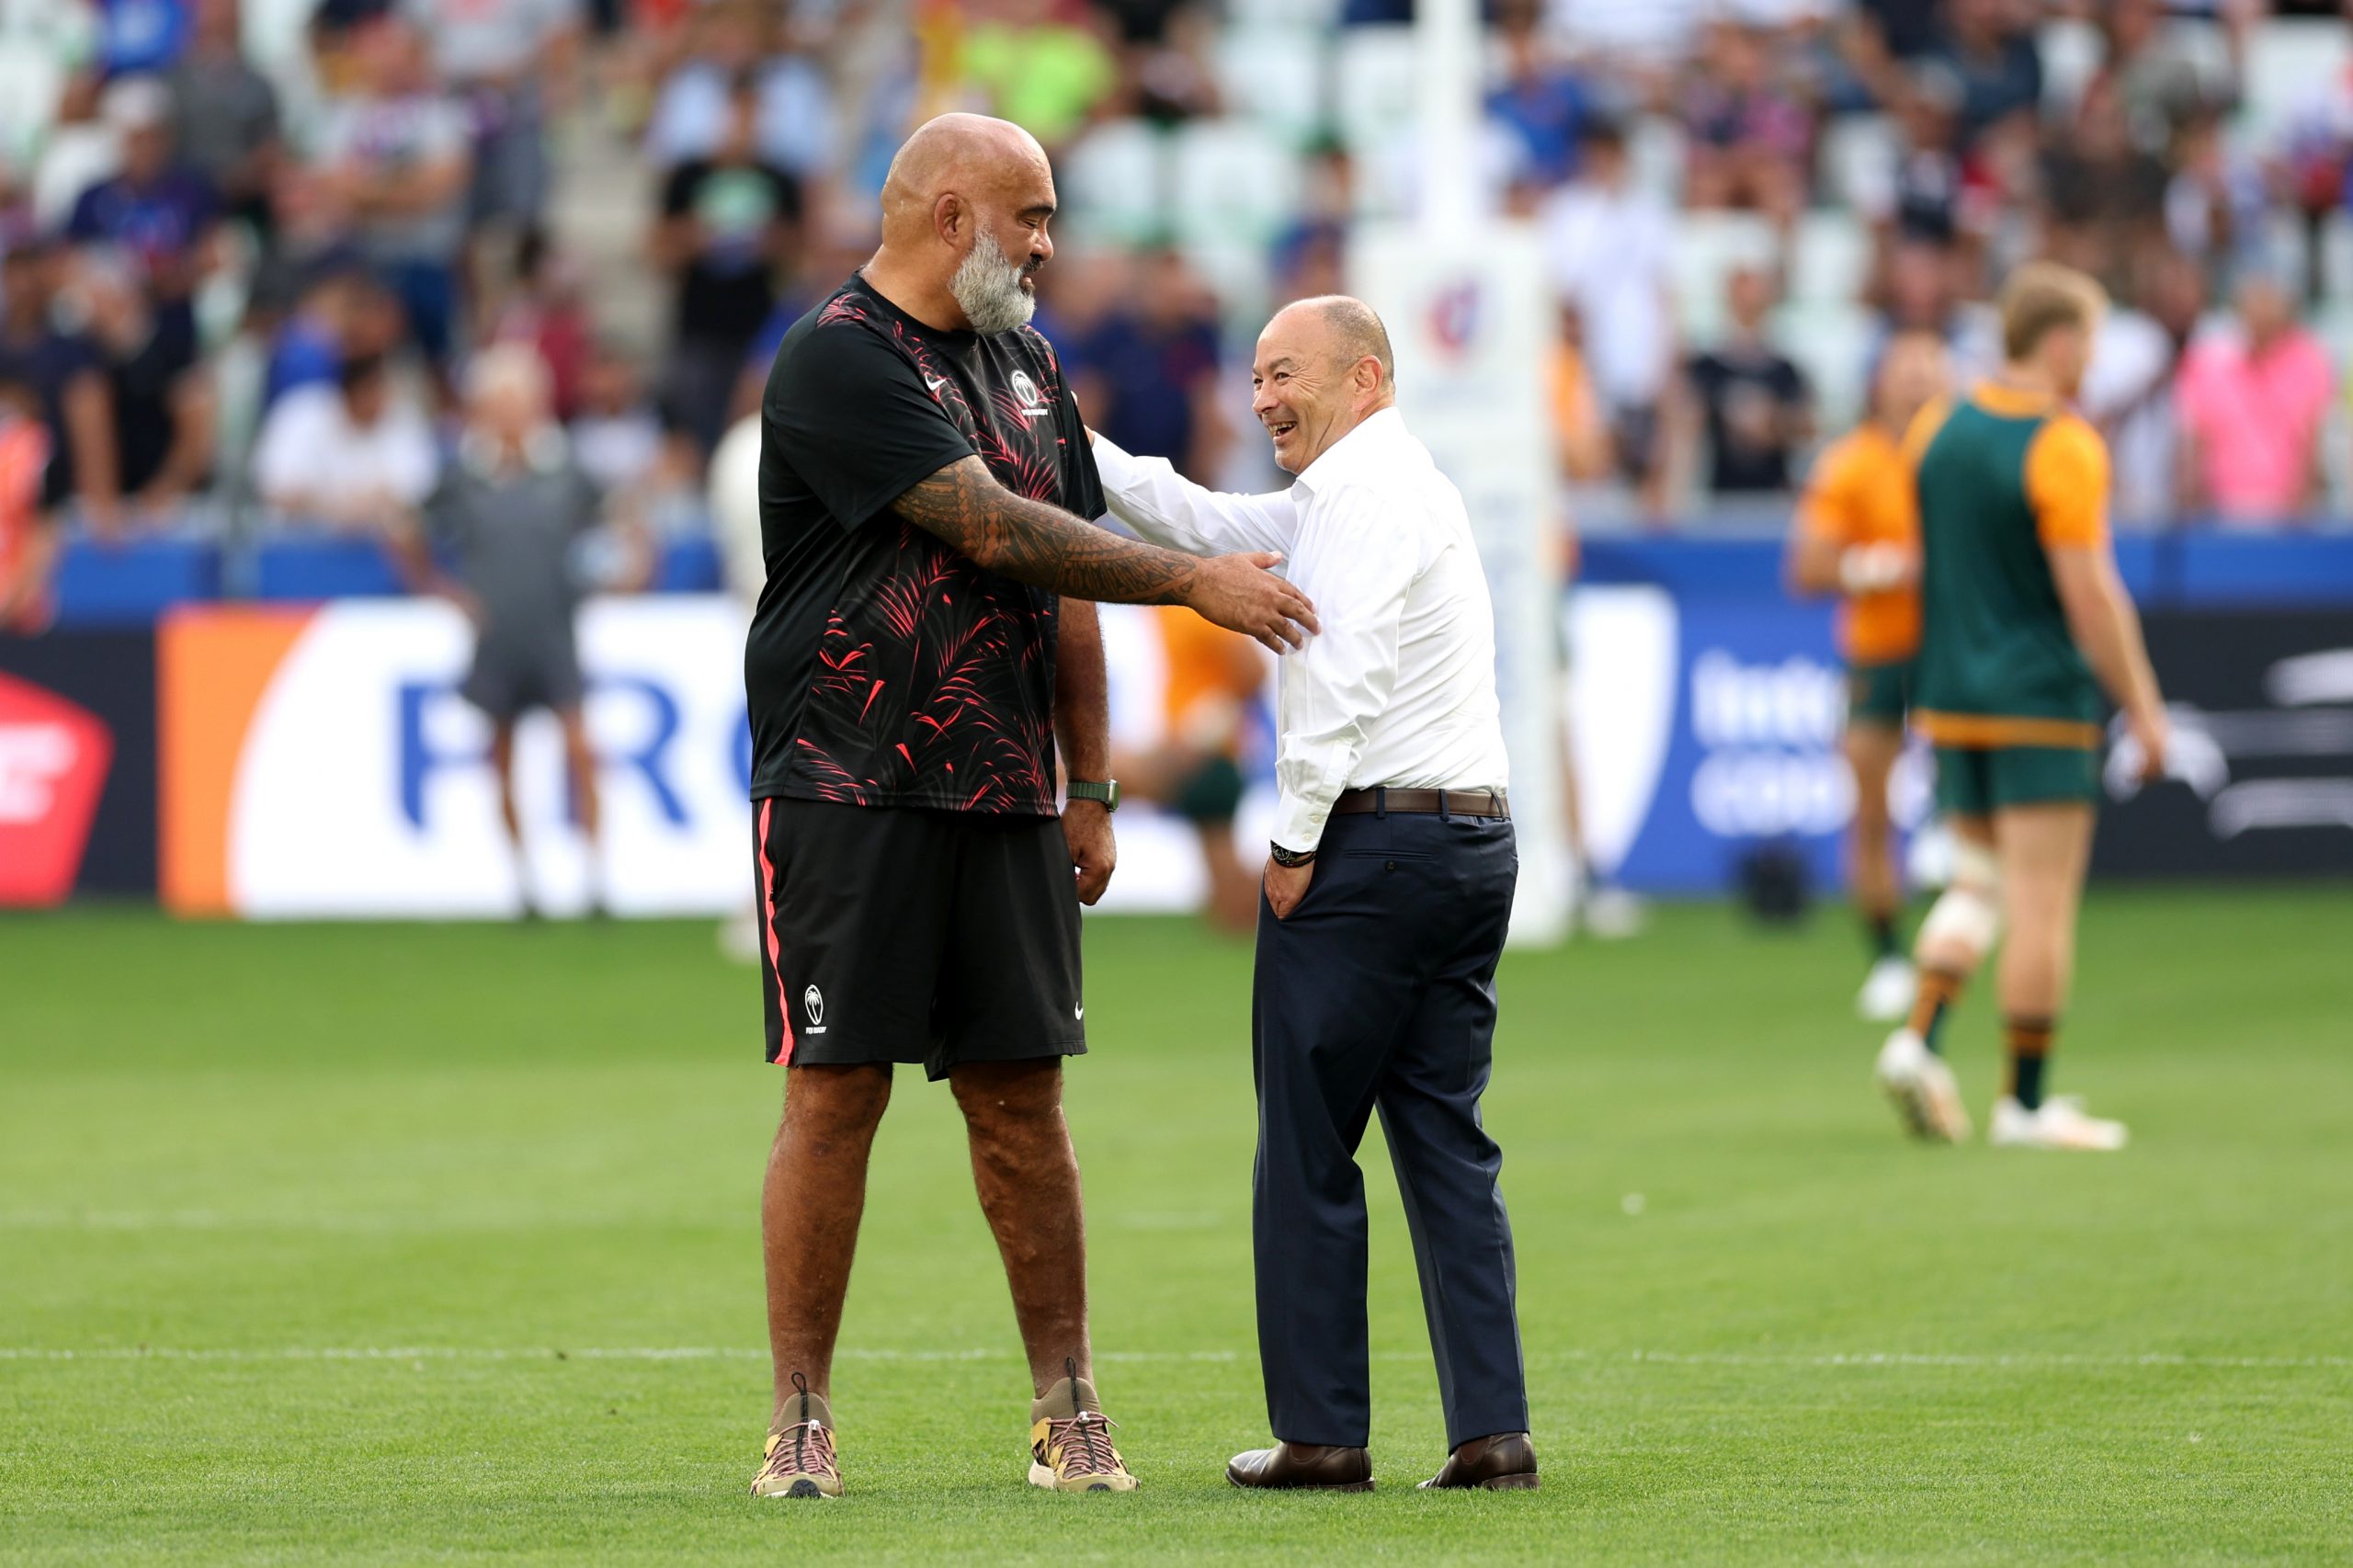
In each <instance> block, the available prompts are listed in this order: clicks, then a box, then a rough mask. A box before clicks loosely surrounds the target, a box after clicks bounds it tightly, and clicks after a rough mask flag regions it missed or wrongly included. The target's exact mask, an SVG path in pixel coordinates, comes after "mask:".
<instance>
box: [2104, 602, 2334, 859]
mask: <svg viewBox="0 0 2353 1568" xmlns="http://www.w3.org/2000/svg"><path fill="white" fill-rule="evenodd" d="M2146 625H2147V631H2148V638H2149V656H2150V659H2151V661H2152V662H2153V663H2154V665H2156V668H2157V676H2158V679H2159V681H2160V682H2161V683H2162V684H2163V686H2164V687H2165V698H2166V700H2167V703H2168V704H2169V706H2170V708H2171V710H2172V715H2173V731H2174V742H2173V750H2172V756H2171V758H2170V766H2169V767H2168V769H2167V771H2168V773H2169V775H2170V777H2168V778H2167V779H2166V780H2165V782H2164V783H2163V784H2160V785H2157V786H2154V787H2153V788H2149V789H2143V788H2141V787H2139V786H2138V785H2137V784H2136V783H2135V782H2134V781H2133V778H2132V777H2131V768H2130V767H2127V766H2126V762H2127V761H2128V759H2126V758H2123V757H2120V756H2117V755H2116V754H2115V753H2113V752H2111V754H2110V756H2109V766H2108V769H2107V784H2108V793H2109V801H2108V803H2107V806H2106V809H2105V810H2103V811H2102V812H2101V813H2100V825H2099V836H2098V838H2097V840H2096V841H2095V843H2094V845H2093V848H2092V868H2093V870H2094V871H2095V872H2096V873H2097V874H2099V875H2102V876H2127V877H2131V876H2165V877H2190V876H2215V877H2347V876H2353V615H2348V614H2347V612H2345V611H2344V610H2333V611H2325V610H2309V611H2293V610H2267V611H2263V612H2261V613H2259V614H2254V613H2249V614H2187V613H2160V614H2153V615H2151V616H2149V617H2148V618H2147V622H2146Z"/></svg>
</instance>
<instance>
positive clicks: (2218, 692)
mask: <svg viewBox="0 0 2353 1568" xmlns="http://www.w3.org/2000/svg"><path fill="white" fill-rule="evenodd" d="M92 548H93V547H87V546H81V547H77V548H76V550H75V551H74V552H73V553H72V555H71V556H70V557H69V560H68V562H67V563H66V564H67V572H66V574H65V582H64V586H65V587H67V588H68V589H69V590H71V593H72V594H73V595H75V596H78V597H79V606H80V608H81V610H82V611H83V613H80V614H76V615H74V616H73V617H70V618H69V619H68V622H67V624H65V625H64V626H63V627H61V628H60V629H59V630H57V631H51V632H50V633H47V634H45V635H43V636H40V637H33V638H8V637H0V904H20V905H22V904H31V905H40V904H48V903H56V902H59V901H61V900H63V899H65V898H67V897H70V896H73V895H74V894H75V893H90V894H125V893H130V894H147V895H153V896H159V897H161V898H162V900H163V901H164V902H165V904H166V905H167V906H168V907H170V908H173V909H175V910H176V911H179V912H182V913H185V914H190V915H249V916H257V917H309V916H334V915H456V916H463V915H483V916H490V915H503V914H507V913H512V912H513V911H514V910H515V909H517V908H518V907H519V906H520V900H521V884H520V881H519V879H518V869H517V866H516V865H515V864H514V860H513V857H511V856H510V855H508V854H507V853H506V849H505V847H504V846H503V844H502V843H501V841H500V839H499V835H498V828H497V818H496V812H495V798H494V791H493V788H492V781H491V779H490V777H489V774H488V770H487V767H486V766H485V763H484V756H483V750H484V740H485V736H484V733H483V725H482V722H481V720H480V718H479V716H478V715H476V714H474V713H473V712H472V710H470V709H468V708H467V707H466V705H465V704H464V703H463V702H462V701H461V700H460V699H459V698H458V697H457V695H456V691H455V687H456V685H457V682H458V681H459V679H460V677H461V676H462V674H463V671H464V668H465V664H466V659H467V652H468V636H467V631H466V628H465V625H464V622H463V620H462V619H461V618H460V617H459V616H458V614H457V612H456V611H455V610H454V609H452V608H449V606H447V605H443V604H438V603H435V602H427V601H418V600H415V599H408V598H404V597H393V596H392V595H391V594H390V593H388V592H384V591H383V590H389V589H391V588H392V587H393V586H394V584H393V582H392V579H391V578H390V577H389V576H388V575H383V574H382V572H383V567H382V563H381V559H380V558H378V559H375V560H370V559H369V555H368V554H367V553H366V551H368V550H369V548H370V547H365V546H357V545H353V544H351V543H350V542H348V541H332V540H309V541H303V542H301V543H300V544H299V545H297V544H288V545H283V546H278V545H273V546H268V547H266V548H265V549H264V550H263V551H259V552H257V554H256V556H255V557H254V558H253V559H252V560H251V561H249V562H245V563H244V570H245V582H246V585H247V587H248V588H249V589H250V590H252V593H253V597H250V598H248V599H245V600H243V601H232V602H222V601H218V600H217V599H212V598H211V597H210V596H212V595H214V594H217V592H218V590H219V588H220V585H221V580H222V577H223V576H224V575H227V576H231V577H234V576H235V575H236V573H235V572H234V571H230V572H226V573H224V570H223V567H222V562H221V560H220V558H219V556H218V554H217V553H211V554H208V553H207V551H206V550H205V548H204V547H199V546H194V545H186V544H180V543H157V542H152V541H151V542H145V543H141V544H137V545H133V546H130V547H126V548H123V549H120V550H118V551H113V552H111V553H110V554H108V555H107V556H105V557H104V558H103V560H101V561H100V562H99V563H98V564H97V565H95V566H94V565H92V564H91V563H90V562H92V560H93V559H94V557H93V555H92ZM2120 554H2121V559H2122V563H2123V567H2124V570H2125V572H2126V574H2127V576H2128V578H2129V579H2130V580H2131V583H2132V585H2133V586H2134V590H2135V593H2136V596H2137V597H2139V598H2140V599H2141V601H2142V604H2143V609H2144V612H2145V615H2146V619H2147V622H2148V628H2149V640H2150V644H2151V649H2152V653H2153V655H2154V658H2155V661H2156V664H2157V667H2158V670H2159V673H2160V675H2161V676H2162V677H2163V678H2164V680H2165V686H2166V689H2167V694H2168V697H2169V698H2170V699H2172V700H2173V702H2174V703H2175V705H2176V720H2177V728H2178V731H2179V733H2180V736H2181V739H2180V744H2178V745H2177V747H2176V753H2177V756H2176V765H2175V775H2176V776H2175V777H2174V778H2169V779H2168V780H2166V781H2165V783H2163V784H2160V785H2157V786H2154V787H2152V788H2150V789H2146V790H2140V789H2136V788H2135V787H2133V785H2132V783H2131V780H2130V779H2128V778H2123V777H2121V776H2120V775H2117V774H2114V773H2111V776H2110V778H2109V781H2108V782H2109V793H2110V801H2109V809H2108V810H2107V811H2106V812H2104V813H2103V817H2102V822H2101V828H2100V834H2099V838H2098V841H2097V847H2096V851H2095V869H2096V871H2097V873H2098V874H2100V875H2102V876H2109V877H2130V876H2147V875H2163V876H2199V875H2225V876H2310V875H2339V876H2342V875H2348V874H2353V538H2334V537H2325V536H2324V537H2287V538H2275V539H2255V538H2226V537H2210V536H2182V537H2171V536H2168V537H2165V538H2162V539H2131V540H2125V541H2123V544H2122V546H2121V550H2120ZM371 571H372V572H376V573H378V574H379V575H377V576H375V577H373V578H369V579H367V582H368V583H369V584H370V585H372V586H373V587H374V588H375V589H376V590H378V591H377V592H374V593H366V594H357V595H343V594H338V595H336V596H333V597H329V596H326V595H324V593H323V592H322V591H321V590H323V589H324V587H325V586H327V585H345V586H348V585H355V584H360V583H361V582H362V580H363V578H364V577H365V574H368V573H369V572H371ZM664 571H665V578H666V579H667V580H668V581H670V582H672V583H674V584H678V583H685V584H693V583H698V582H699V583H702V584H708V583H709V582H710V581H712V580H713V579H714V578H715V568H714V563H713V562H711V560H710V556H709V554H708V551H707V550H706V551H700V552H698V551H696V550H694V549H693V548H691V547H674V548H673V549H672V550H671V551H669V553H668V555H667V556H666V558H665V567H664ZM322 601H324V602H322ZM159 603H160V604H161V605H163V606H164V607H165V609H164V611H163V613H162V614H161V615H160V617H159V616H158V615H157V613H156V610H155V608H154V607H155V606H156V605H157V604H159ZM134 607H137V610H138V612H137V613H133V608H134ZM101 611H103V613H101ZM742 618H743V611H742V610H741V608H739V607H738V606H736V605H735V604H734V603H733V601H731V600H729V599H727V598H725V597H722V596H720V595H717V594H711V593H672V594H658V595H649V596H633V597H622V598H606V599H598V600H595V601H592V603H591V604H590V606H589V607H588V608H587V610H586V611H585V615H584V619H583V630H582V649H583V656H584V661H585V665H586V667H587V672H588V675H589V677H590V687H591V695H590V700H589V721H590V727H591V731H592V734H593V735H594V737H595V740H596V744H597V747H598V749H599V752H600V754H601V755H602V756H603V761H604V767H603V779H604V785H605V797H606V801H605V803H606V816H607V821H608V835H607V841H606V845H605V848H604V852H603V859H602V862H601V864H600V867H599V875H598V881H600V882H601V883H602V885H603V886H604V888H605V889H606V891H607V892H608V896H609V898H610V900H611V902H612V903H613V904H614V906H615V907H616V908H617V909H619V910H620V911H621V912H623V913H638V914H688V913H711V914H717V913H722V912H724V911H725V910H727V909H729V908H732V907H733V905H734V904H735V903H738V902H739V901H740V900H741V899H742V898H743V897H744V896H745V888H746V887H747V886H748V885H749V884H748V882H747V881H746V878H745V870H744V865H743V860H744V854H743V851H744V846H745V835H747V834H748V833H749V831H750V830H749V825H748V824H749V813H748V807H747V806H746V805H745V800H744V787H745V778H746V777H747V774H748V758H747V756H746V755H745V753H746V749H747V742H746V737H745V724H744V702H743V691H742V681H741V667H742V661H741V652H742V635H743V619H742ZM1105 635H1106V642H1107V647H1108V653H1109V658H1110V663H1111V666H1112V670H1111V674H1112V693H1113V709H1114V725H1115V729H1117V730H1118V731H1119V732H1120V738H1121V739H1122V740H1123V741H1125V742H1127V743H1130V744H1148V743H1149V742H1150V740H1151V739H1152V737H1153V734H1154V732H1155V730H1156V727H1157V725H1158V724H1159V722H1161V721H1160V712H1161V708H1162V701H1161V682H1162V679H1163V676H1162V671H1161V665H1160V664H1159V654H1158V650H1157V642H1156V633H1155V632H1154V630H1153V622H1152V619H1151V618H1150V616H1149V615H1147V614H1143V613H1141V612H1134V611H1123V610H1121V609H1119V608H1110V609H1108V610H1107V614H1106V618H1105ZM1563 643H1564V645H1565V646H1566V648H1567V649H1568V651H1569V665H1568V675H1567V678H1566V680H1565V682H1564V683H1563V696H1564V709H1565V710H1566V711H1567V712H1568V713H1569V714H1571V715H1573V722H1572V726H1571V728H1572V736H1571V749H1572V755H1573V756H1574V758H1575V760H1576V763H1577V772H1578V777H1579V780H1580V785H1581V790H1582V794H1583V797H1584V813H1585V821H1586V832H1587V837H1588V840H1589V843H1590V846H1591V850H1592V853H1593V855H1594V858H1596V859H1597V861H1598V862H1599V863H1600V864H1601V865H1602V866H1603V867H1604V868H1605V869H1610V870H1613V871H1614V872H1615V873H1616V874H1617V875H1618V876H1619V877H1620V879H1621V880H1622V881H1625V882H1626V883H1627V884H1628V885H1630V886H1631V887H1633V888H1635V889H1637V890H1640V891H1646V892H1658V893H1665V894H1695V895H1698V894H1712V893H1721V892H1723V891H1725V890H1726V889H1727V888H1729V887H1731V886H1732V885H1733V883H1734V882H1735V881H1736V880H1737V878H1738V875H1739V871H1740V868H1741V865H1742V863H1743V861H1744V860H1745V858H1748V857H1750V856H1751V855H1753V854H1754V853H1755V852H1756V851H1757V850H1758V849H1760V848H1763V847H1768V846H1770V847H1775V848H1779V849H1781V850H1784V851H1787V852H1790V853H1793V854H1795V855H1796V856H1797V857H1799V858H1801V860H1802V863H1803V864H1804V865H1805V867H1806V868H1807V869H1808V870H1809V871H1810V873H1811V875H1812V877H1813V881H1814V882H1815V885H1816V886H1817V887H1818V888H1823V889H1827V888H1829V887H1832V886H1834V885H1836V882H1837V881H1839V878H1840V865H1839V858H1840V852H1839V838H1840V835H1841V832H1842V830H1843V828H1844V826H1845V824H1846V823H1847V820H1848V817H1849V815H1850V814H1851V812H1852V808H1853V781H1852V779H1851V778H1850V776H1849V775H1848V774H1847V769H1846V767H1845V765H1844V764H1843V762H1842V761H1841V760H1840V758H1839V756H1838V754H1837V749H1836V747H1837V737H1838V731H1839V726H1840V723H1841V722H1842V717H1843V702H1844V692H1843V682H1842V680H1841V676H1840V671H1839V666H1838V664H1837V661H1836V656H1835V653H1834V651H1833V649H1832V645H1831V638H1830V626H1829V616H1828V612H1827V610H1826V608H1824V607H1823V606H1820V605H1818V604H1797V603H1793V602H1791V601H1790V599H1789V598H1788V597H1786V595H1785V594H1784V593H1783V591H1782V588H1781V585H1780V568H1779V550H1778V546H1776V545H1775V544H1773V543H1772V542H1771V541H1767V540H1717V541H1710V540H1679V539H1678V540H1594V541H1591V543H1590V544H1589V546H1588V548H1587V551H1586V557H1585V574H1584V577H1583V580H1582V582H1581V584H1580V585H1579V586H1578V588H1577V589H1576V590H1575V591H1574V593H1572V594H1571V595H1570V596H1569V597H1568V598H1567V601H1566V604H1565V608H1564V615H1563ZM521 752H522V756H523V767H524V771H525V790H524V797H525V812H526V818H527V823H526V826H527V834H528V836H529V840H530V852H529V853H530V862H529V877H530V881H531V883H532V885H533V887H534V888H535V889H537V890H538V891H539V892H540V895H541V897H542V900H543V901H544V902H546V903H551V904H553V905H554V906H556V907H558V908H561V907H563V906H564V905H565V904H566V903H577V902H578V901H579V900H580V899H581V898H582V897H583V896H584V895H585V888H586V886H587V882H588V877H587V868H586V866H585V861H584V860H583V858H582V856H581V853H580V847H579V841H578V838H577V835H574V834H573V833H571V832H570V831H569V829H568V826H567V822H566V817H567V802H566V801H565V800H564V792H563V784H562V781H561V768H560V766H559V758H558V755H557V745H556V739H555V736H554V735H553V734H552V733H551V726H550V727H546V728H542V727H539V726H531V725H527V727H526V731H525V733H524V735H523V738H522V745H521ZM1929 767H1930V764H1929V761H1928V759H1927V756H1925V755H1924V754H1923V753H1921V752H1920V751H1919V750H1918V749H1917V748H1915V751H1914V753H1913V754H1912V755H1911V756H1909V757H1908V758H1907V759H1906V761H1905V763H1904V766H1903V767H1900V768H1899V769H1898V773H1897V777H1896V780H1895V783H1894V786H1893V799H1892V804H1893V807H1894V809H1895V812H1896V815H1897V818H1898V820H1899V822H1901V823H1903V824H1905V825H1906V826H1907V827H1911V826H1917V825H1918V824H1920V823H1921V822H1922V821H1923V820H1924V819H1925V817H1926V815H1927V809H1928V801H1929V796H1930V783H1931V778H1930V774H1929ZM1263 771H1264V770H1263V767H1261V768H1260V772H1261V775H1262V777H1261V778H1259V780H1258V782H1257V783H1256V785H1255V786H1254V787H1253V789H1252V790H1251V791H1250V793H1249V795H1248V797H1247V798H1246V799H1245V803H1244V807H1243V812H1242V817H1241V821H1240V823H1239V824H1238V833H1237V836H1238V838H1239V841H1240V842H1242V843H1245V844H1248V843H1252V842H1256V840H1257V839H1259V838H1262V837H1263V836H1264V831H1265V821H1266V818H1267V815H1268V811H1269V801H1270V796H1271V790H1270V789H1269V788H1268V786H1267V783H1266V781H1265V779H1264V778H1263ZM1120 835H1121V855H1120V876H1119V878H1118V879H1117V880H1116V881H1115V882H1114V885H1113V892H1112V896H1111V898H1110V899H1109V900H1108V902H1107V908H1111V909H1120V908H1127V909H1176V908H1186V907H1190V906H1192V905H1193V904H1194V903H1197V902H1198V901H1199V897H1200V893H1201V889H1202V876H1201V870H1200V867H1199V859H1198V855H1197V853H1196V850H1195V847H1194V846H1193V844H1192V841H1191V839H1190V837H1189V835H1188V832H1187V830H1186V829H1185V828H1184V827H1183V826H1182V824H1178V823H1176V822H1175V821H1174V820H1173V819H1170V818H1167V817H1165V816H1161V815H1159V814H1157V813H1155V812H1153V811H1152V810H1150V809H1149V808H1148V807H1145V806H1143V805H1142V802H1138V803H1137V804H1136V805H1135V806H1134V807H1133V808H1131V810H1128V811H1123V812H1122V813H1121V816H1120Z"/></svg>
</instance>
